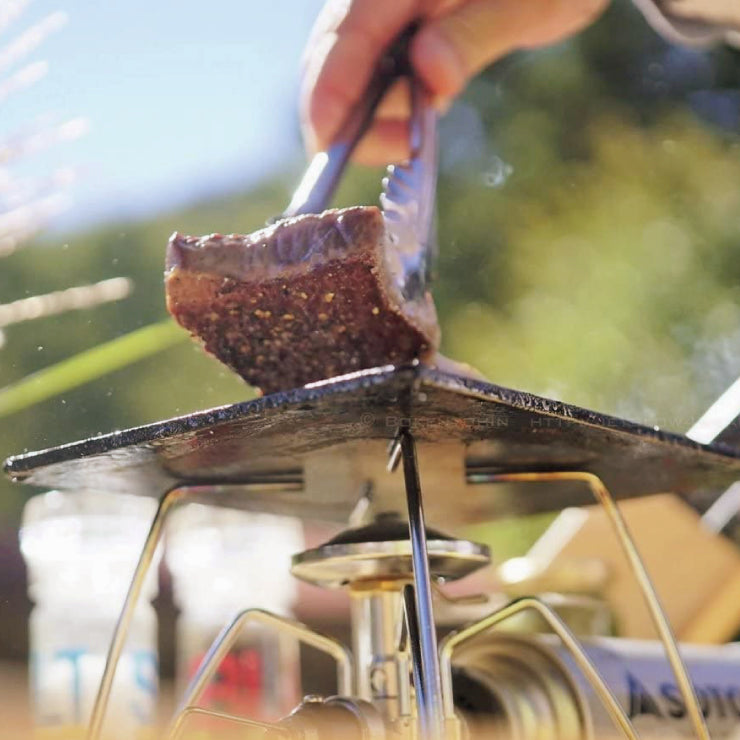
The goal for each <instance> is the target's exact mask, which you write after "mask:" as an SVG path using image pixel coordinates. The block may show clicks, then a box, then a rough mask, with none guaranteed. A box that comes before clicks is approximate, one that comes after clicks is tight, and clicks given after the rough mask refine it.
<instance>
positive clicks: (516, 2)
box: [411, 0, 608, 97]
mask: <svg viewBox="0 0 740 740" xmlns="http://www.w3.org/2000/svg"><path fill="white" fill-rule="evenodd" d="M607 3H608V0H526V2H523V1H521V0H473V1H472V2H467V3H463V4H462V5H459V6H458V7H457V8H455V9H453V10H452V12H449V13H447V14H445V15H442V16H439V17H437V18H435V19H433V20H431V21H430V22H428V23H426V24H425V25H424V27H423V28H422V29H421V30H420V31H419V32H418V34H417V35H416V37H415V39H414V41H413V44H412V47H411V58H412V62H413V65H414V68H415V69H416V71H417V73H418V74H419V76H420V77H421V78H422V79H423V80H424V82H425V83H426V84H427V86H428V87H429V88H430V90H432V92H433V93H434V94H435V95H437V96H447V97H451V96H454V95H457V94H458V93H459V92H460V91H461V90H462V89H463V88H464V87H465V85H466V84H467V83H468V81H469V80H470V78H471V77H473V76H474V75H476V74H477V73H478V72H480V70H482V69H483V68H484V67H486V66H488V65H489V64H491V62H493V61H495V60H497V59H500V58H501V57H503V56H505V55H506V54H509V53H510V52H512V51H514V50H516V49H521V48H525V47H529V46H542V45H545V44H548V43H552V42H554V41H558V40H560V39H562V38H565V37H566V36H569V35H570V34H572V33H574V32H575V31H577V30H579V29H580V28H581V27H583V26H585V25H587V24H588V23H589V22H591V21H592V20H593V19H594V18H595V16H596V15H597V14H598V13H599V12H600V11H601V10H602V9H603V8H604V7H606V5H607Z"/></svg>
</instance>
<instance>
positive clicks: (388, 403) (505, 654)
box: [6, 365, 740, 740]
mask: <svg viewBox="0 0 740 740" xmlns="http://www.w3.org/2000/svg"><path fill="white" fill-rule="evenodd" d="M6 471H7V472H8V474H9V475H10V476H11V477H13V478H14V479H16V480H19V481H24V482H27V483H30V484H33V485H37V486H43V487H46V488H49V487H53V488H62V489H64V488H66V489H80V488H85V489H89V490H99V491H101V492H102V491H119V492H136V493H143V494H147V495H152V496H157V497H160V505H159V509H158V513H157V515H156V517H155V519H154V521H153V523H152V526H151V531H150V534H149V537H148V539H147V542H146V544H145V546H144V549H143V551H142V554H141V558H140V561H139V564H138V566H137V570H136V574H135V576H134V578H133V581H132V584H131V587H130V590H129V593H128V596H127V598H126V603H125V605H124V607H123V611H122V613H121V616H120V619H119V622H118V625H117V628H116V631H115V634H114V637H113V640H112V644H111V647H110V652H109V655H108V659H107V663H106V667H105V671H104V674H103V678H102V681H101V685H100V689H99V693H98V696H97V700H96V703H95V706H94V709H93V713H92V719H91V723H90V728H89V738H91V740H97V738H99V737H100V736H101V731H102V728H103V723H104V720H105V713H106V706H107V703H108V699H109V696H110V692H111V688H112V685H113V678H114V675H115V671H116V665H117V662H118V659H119V657H120V655H121V651H122V648H123V644H124V641H125V638H126V634H127V630H128V627H129V625H130V622H131V619H132V615H133V611H134V607H135V605H136V602H137V599H138V598H139V595H140V592H141V589H142V585H143V582H144V578H145V576H146V573H147V570H148V568H149V566H150V564H151V562H152V559H153V557H154V553H155V550H156V548H157V545H158V542H159V540H160V536H161V533H162V530H163V526H164V524H165V522H166V520H167V518H168V516H169V513H170V512H171V511H172V509H173V508H174V507H176V506H177V505H179V504H180V503H182V502H184V501H188V502H190V501H201V502H204V503H209V504H214V505H224V506H234V507H239V508H245V509H249V510H253V511H262V512H271V513H277V514H288V515H292V516H299V517H301V518H303V519H306V520H309V519H310V520H324V521H331V522H342V523H344V524H345V525H346V524H347V523H348V522H351V526H350V527H349V528H348V529H346V530H344V531H343V532H342V533H341V534H340V535H338V536H337V537H335V538H333V539H332V540H330V541H328V542H326V543H325V544H324V545H322V546H320V547H317V548H315V549H312V550H307V551H305V552H302V553H299V554H297V555H295V557H294V559H293V566H292V571H293V574H294V575H295V576H296V577H298V578H300V579H303V580H305V581H308V582H310V583H313V584H318V585H321V586H324V587H326V588H343V589H347V590H348V591H349V594H350V596H351V604H352V608H351V622H352V625H351V626H352V635H353V637H352V649H351V650H350V649H348V648H347V647H345V646H344V645H342V644H341V643H340V642H338V641H337V640H335V639H334V638H331V637H328V636H326V635H322V634H319V633H317V632H315V631H313V630H311V629H310V628H308V627H306V626H305V625H302V624H300V623H298V622H296V621H293V620H288V619H285V618H282V617H278V616H276V615H273V614H270V613H268V612H265V611H263V610H259V609H249V610H245V611H244V612H242V613H241V614H239V615H238V616H237V617H236V618H235V619H234V621H233V622H232V623H231V624H229V625H227V626H225V627H224V629H223V631H222V632H221V634H220V635H219V637H218V638H217V639H216V641H215V642H214V644H213V645H212V647H211V649H210V650H209V652H208V654H207V655H206V656H205V658H204V659H203V661H202V663H201V665H200V667H199V669H198V672H197V673H196V675H195V677H194V678H193V680H192V682H191V684H190V686H189V687H188V689H187V690H186V692H185V695H184V696H183V697H181V699H180V702H179V706H178V709H177V711H176V714H175V716H174V718H173V720H172V724H171V726H170V729H169V737H173V738H174V737H179V736H182V735H183V733H187V731H188V723H189V722H190V721H191V720H192V719H194V718H196V717H198V716H202V715H210V716H215V718H216V719H218V720H219V721H222V722H224V723H226V724H228V725H230V726H231V727H233V728H238V729H239V731H240V732H244V733H246V735H249V732H250V731H253V730H260V731H261V732H262V733H263V736H265V737H270V738H303V739H305V740H308V739H309V738H319V737H321V738H324V737H327V738H330V737H342V738H349V737H357V738H368V740H369V739H374V738H378V739H380V738H392V737H397V738H421V739H422V740H440V739H441V738H452V739H457V738H460V739H462V738H468V737H494V736H495V737H499V736H500V737H504V738H507V739H508V738H517V739H521V740H529V739H530V738H553V740H555V739H556V738H557V739H567V740H578V739H579V738H593V737H599V738H601V737H609V736H615V737H628V738H637V737H638V736H642V737H681V736H690V735H691V733H692V732H693V734H694V735H695V736H696V737H699V738H709V737H710V735H709V730H710V729H711V730H712V733H713V735H712V736H714V737H723V736H729V735H730V733H732V732H733V731H736V730H737V729H738V723H739V722H740V717H739V715H740V678H738V676H740V656H739V655H738V653H737V651H733V650H732V648H685V649H683V650H682V652H683V659H682V656H681V654H679V651H678V648H677V646H676V641H675V639H674V637H673V635H672V632H671V629H670V626H669V624H668V620H667V618H666V617H665V614H664V612H663V610H662V609H661V607H660V604H659V602H658V599H657V597H656V594H655V591H654V589H653V588H652V585H651V583H650V579H649V576H648V574H647V572H646V570H645V567H644V565H643V563H642V561H641V559H640V556H639V553H638V551H637V548H636V546H635V543H634V542H633V540H632V537H631V535H630V533H629V531H628V529H627V527H626V525H625V522H624V519H623V518H622V515H621V513H620V510H619V508H618V506H617V505H616V503H615V499H620V498H625V497H630V496H641V495H647V494H651V493H657V492H663V491H672V492H674V493H676V494H678V495H683V496H688V495H690V494H692V493H695V492H697V491H700V492H702V493H703V494H704V495H706V494H707V492H714V494H719V493H721V492H722V491H723V490H724V489H725V488H726V487H727V486H728V485H729V484H730V483H731V482H733V481H734V480H736V479H738V478H740V455H739V453H738V452H737V451H736V450H734V449H730V448H727V447H723V446H721V445H716V446H711V445H701V444H698V443H695V442H693V441H691V440H689V439H688V438H686V437H682V436H679V435H675V434H670V433H667V432H663V431H660V430H658V429H655V428H647V427H642V426H639V425H635V424H632V423H629V422H626V421H622V420H619V419H615V418H610V417H605V416H602V415H599V414H595V413H592V412H589V411H585V410H583V409H579V408H576V407H572V406H567V405H565V404H561V403H557V402H554V401H549V400H547V399H543V398H538V397H536V396H532V395H529V394H524V393H519V392H516V391H511V390H508V389H505V388H500V387H498V386H494V385H489V384H487V383H482V382H478V381H473V380H470V379H467V378H461V377H458V376H455V375H450V374H447V373H443V372H440V371H437V370H433V369H429V368H426V367H423V366H421V365H414V366H411V367H404V368H393V367H386V368H378V369H375V370H369V371H363V372H360V373H356V374H353V375H350V376H344V377H342V378H336V379H332V380H330V381H326V382H322V383H316V384H313V385H310V386H306V387H304V388H301V389H299V390H295V391H291V392H287V393H279V394H274V395H272V396H267V397H264V398H261V399H257V400H255V401H249V402H244V403H239V404H235V405H232V406H228V407H223V408H218V409H213V410H210V411H205V412H200V413H196V414H193V415H190V416H187V417H182V418H178V419H173V420H170V421H166V422H161V423H157V424H153V425H149V426H145V427H140V428H137V429H132V430H128V431H125V432H120V433H116V434H112V435H108V436H104V437H97V438H94V439H90V440H85V441H82V442H78V443H75V444H71V445H65V446H63V447H59V448H55V449H52V450H46V451H42V452H38V453H31V454H28V455H23V456H19V457H15V458H11V459H10V460H9V461H8V462H7V463H6ZM422 491H423V495H422ZM100 495H105V494H104V493H101V494H100ZM594 498H595V499H596V501H597V502H599V503H600V504H601V505H602V506H603V508H604V510H605V512H606V514H607V516H608V519H609V521H610V523H611V525H612V527H613V529H614V531H615V532H616V534H617V536H618V538H619V541H620V544H621V546H622V549H623V551H624V553H625V556H626V557H627V559H628V561H629V563H630V566H631V568H632V571H633V572H634V576H635V578H636V579H637V581H638V582H639V584H640V587H641V589H642V594H643V597H644V599H645V602H646V604H647V606H648V609H649V611H650V614H651V617H652V620H653V622H654V624H655V627H656V630H657V632H658V634H659V636H660V641H661V643H662V649H663V650H664V651H665V657H664V656H663V654H662V651H661V650H659V645H658V643H654V644H653V643H643V644H641V645H640V646H638V647H636V646H635V643H634V642H632V641H621V640H618V639H601V640H599V639H587V640H584V641H582V642H581V641H579V640H578V639H577V638H576V637H575V636H574V634H573V632H572V631H571V630H570V629H569V628H568V626H567V625H566V624H565V623H564V622H563V620H562V619H561V618H560V617H559V616H558V614H557V613H556V612H555V611H554V610H553V609H552V608H551V607H549V606H548V605H547V604H546V603H545V602H543V601H539V600H537V599H535V598H529V597H526V598H521V599H518V600H516V601H514V602H512V603H509V604H507V605H506V606H504V607H503V608H498V609H492V610H491V611H490V612H489V613H488V614H487V616H485V617H484V618H483V619H480V620H478V621H477V622H474V623H473V624H471V625H469V626H467V627H464V628H462V629H460V630H457V631H454V632H452V633H450V634H447V635H445V636H444V637H443V639H442V640H441V642H440V643H439V644H438V642H437V623H436V620H435V617H434V603H435V601H437V600H439V599H448V600H449V598H450V597H448V596H445V594H444V592H443V591H442V584H444V583H445V582H449V581H453V580H457V579H460V578H462V577H464V576H466V575H468V574H469V573H472V572H473V571H475V570H477V569H478V568H480V567H481V566H483V565H486V564H487V563H488V562H489V553H488V550H487V548H486V547H485V546H482V545H479V544H476V543H473V542H469V541H467V540H464V539H459V538H456V537H454V536H450V534H448V533H447V531H454V530H455V528H456V527H458V526H459V525H463V524H466V523H472V522H482V521H487V520H490V519H494V518H497V517H503V516H507V517H511V516H513V515H518V514H526V513H533V512H538V511H555V510H559V509H561V508H563V507H565V506H577V505H582V504H584V503H591V502H593V500H594ZM427 519H428V520H429V525H427ZM440 525H442V526H443V527H444V529H445V532H444V533H443V532H441V531H438V529H436V527H438V526H440ZM523 611H533V612H536V613H537V615H538V616H539V618H540V620H544V623H545V624H546V625H547V627H548V631H547V633H542V634H521V633H511V632H501V631H497V630H496V627H497V626H499V625H501V624H502V623H504V622H506V621H507V620H509V619H511V618H512V617H514V616H516V615H518V614H521V613H522V612H523ZM249 623H259V624H260V625H262V626H263V627H264V628H266V629H274V630H278V631H280V632H282V633H286V634H289V635H292V636H293V637H294V638H296V639H297V640H299V641H301V642H303V643H306V644H308V645H310V646H312V647H314V648H316V649H319V650H321V651H323V652H325V653H327V654H328V655H330V656H331V657H332V658H333V659H334V660H335V662H336V666H337V694H336V695H335V696H331V697H321V696H314V695H309V696H306V698H305V699H304V700H303V702H302V703H301V704H300V705H299V706H298V707H296V709H295V710H294V711H293V712H292V713H291V714H290V715H289V716H287V717H285V718H284V719H282V720H281V721H279V722H277V723H275V724H268V723H265V722H262V721H257V720H255V719H252V718H249V717H236V716H229V715H223V714H219V713H216V712H212V711H210V710H207V709H204V708H201V707H200V706H199V698H200V696H201V695H202V693H203V691H204V690H205V688H206V687H207V685H208V683H209V680H210V679H211V677H212V676H213V675H214V673H215V671H216V670H217V668H218V666H219V664H220V662H221V659H222V658H223V657H224V656H225V655H226V654H227V653H228V651H229V649H230V647H231V646H232V645H233V644H234V642H235V641H236V639H237V638H238V636H239V633H240V631H241V630H242V628H243V627H244V626H245V625H247V624H249ZM687 665H688V668H687ZM692 679H693V680H694V683H692ZM708 728H709V729H708ZM638 730H639V732H640V735H638ZM240 736H245V735H240Z"/></svg>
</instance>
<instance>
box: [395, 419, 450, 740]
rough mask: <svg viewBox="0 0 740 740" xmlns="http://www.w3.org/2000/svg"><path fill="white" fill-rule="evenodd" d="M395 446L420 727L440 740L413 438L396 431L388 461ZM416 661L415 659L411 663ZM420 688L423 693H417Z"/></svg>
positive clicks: (441, 723) (438, 684)
mask: <svg viewBox="0 0 740 740" xmlns="http://www.w3.org/2000/svg"><path fill="white" fill-rule="evenodd" d="M398 445H400V448H401V457H402V459H403V475H404V481H405V483H406V502H407V505H408V513H409V536H410V539H411V559H412V562H413V566H414V596H415V600H414V601H415V606H416V617H417V619H416V620H415V621H416V623H417V628H418V654H419V655H420V656H421V666H420V668H421V671H420V673H421V681H420V684H419V686H418V687H417V691H416V702H417V706H418V714H419V725H420V729H421V733H422V737H423V738H424V740H442V738H444V714H443V711H442V684H441V680H440V673H439V657H438V654H437V634H436V632H435V621H434V610H433V608H432V582H431V576H430V572H429V556H428V553H427V539H426V529H425V525H424V507H423V505H422V501H421V485H420V483H419V468H418V465H417V461H416V449H415V446H414V439H413V437H412V436H411V433H410V432H409V431H408V430H407V429H401V430H400V431H399V434H398V438H397V440H396V444H395V445H394V447H395V448H396V449H395V450H392V452H391V460H393V459H394V458H396V459H397V454H398V453H397V447H398ZM410 636H411V635H410ZM412 654H413V653H412ZM414 657H415V656H414ZM416 662H417V661H416V660H414V663H416ZM416 671H417V668H415V675H418V674H417V673H416ZM419 688H421V689H422V690H421V691H419Z"/></svg>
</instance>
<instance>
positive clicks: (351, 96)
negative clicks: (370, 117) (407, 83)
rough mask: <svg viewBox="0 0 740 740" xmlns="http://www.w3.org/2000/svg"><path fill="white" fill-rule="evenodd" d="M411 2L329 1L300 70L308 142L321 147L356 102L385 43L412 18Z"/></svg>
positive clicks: (313, 147) (413, 3)
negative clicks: (303, 65)
mask: <svg viewBox="0 0 740 740" xmlns="http://www.w3.org/2000/svg"><path fill="white" fill-rule="evenodd" d="M417 5H418V3H417V1H416V0H333V1H332V2H330V3H329V4H328V5H327V7H326V8H325V9H324V11H323V12H322V13H321V15H320V16H319V19H318V20H317V23H316V27H315V29H314V32H313V33H312V45H311V47H310V48H309V53H308V56H307V62H306V65H305V69H304V74H303V81H302V96H301V119H302V122H303V129H304V136H305V139H306V143H307V146H308V147H309V149H311V150H314V151H316V150H318V149H322V148H324V147H326V146H327V145H328V144H329V143H330V142H331V141H332V139H333V137H334V136H335V135H336V133H337V130H338V129H339V127H340V126H341V124H342V122H343V121H344V119H345V117H346V115H347V113H348V111H349V109H350V107H351V106H352V105H353V104H354V103H355V102H356V101H357V100H359V98H360V96H361V95H362V94H363V93H364V91H365V88H366V87H367V84H368V82H369V80H370V76H371V75H372V72H373V70H374V68H375V65H376V63H377V61H378V58H379V57H380V54H381V53H382V52H383V50H384V49H385V48H386V47H387V46H388V44H389V43H390V42H391V41H392V40H393V39H394V38H395V37H396V36H397V35H398V34H399V33H400V32H401V31H402V30H403V29H404V28H405V27H406V26H407V25H408V24H409V23H410V22H411V21H412V20H413V19H414V17H415V14H416V12H417Z"/></svg>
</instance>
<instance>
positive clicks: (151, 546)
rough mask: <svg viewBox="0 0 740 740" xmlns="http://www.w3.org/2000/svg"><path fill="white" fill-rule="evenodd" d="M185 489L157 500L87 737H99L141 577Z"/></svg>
mask: <svg viewBox="0 0 740 740" xmlns="http://www.w3.org/2000/svg"><path fill="white" fill-rule="evenodd" d="M188 493H189V490H188V489H187V488H173V489H172V490H171V491H168V492H167V493H165V494H164V496H162V498H161V499H160V501H159V508H158V509H157V513H156V515H155V516H154V520H153V521H152V525H151V527H150V529H149V534H148V535H147V538H146V542H145V543H144V547H143V549H142V551H141V555H140V556H139V562H138V563H137V565H136V570H135V571H134V576H133V578H132V579H131V585H130V586H129V589H128V593H127V594H126V600H125V601H124V603H123V608H122V609H121V614H120V615H119V617H118V622H117V623H116V626H115V629H114V631H113V637H112V638H111V643H110V647H109V648H108V655H107V657H106V659H105V668H104V669H103V677H102V678H101V679H100V686H99V687H98V693H97V695H96V697H95V703H94V704H93V709H92V714H91V715H90V724H89V726H88V729H87V739H88V740H98V739H99V738H100V733H101V730H102V728H103V720H104V719H105V712H106V709H107V708H108V701H109V699H110V693H111V689H112V687H113V679H114V677H115V675H116V668H117V666H118V661H119V659H120V658H121V653H122V652H123V648H124V645H125V644H126V638H127V637H128V632H129V628H130V626H131V620H132V619H133V616H134V611H135V609H136V604H137V602H138V601H139V596H140V595H141V590H142V588H143V586H144V580H145V578H146V576H147V573H148V572H149V566H150V565H151V564H152V560H153V559H154V553H155V551H156V549H157V545H158V544H159V540H160V539H161V536H162V527H163V525H164V522H165V519H166V518H167V516H168V514H169V513H170V511H171V510H172V508H173V507H174V506H175V505H176V504H177V503H179V502H180V501H181V500H182V499H183V498H184V497H185V496H187V494H188Z"/></svg>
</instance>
